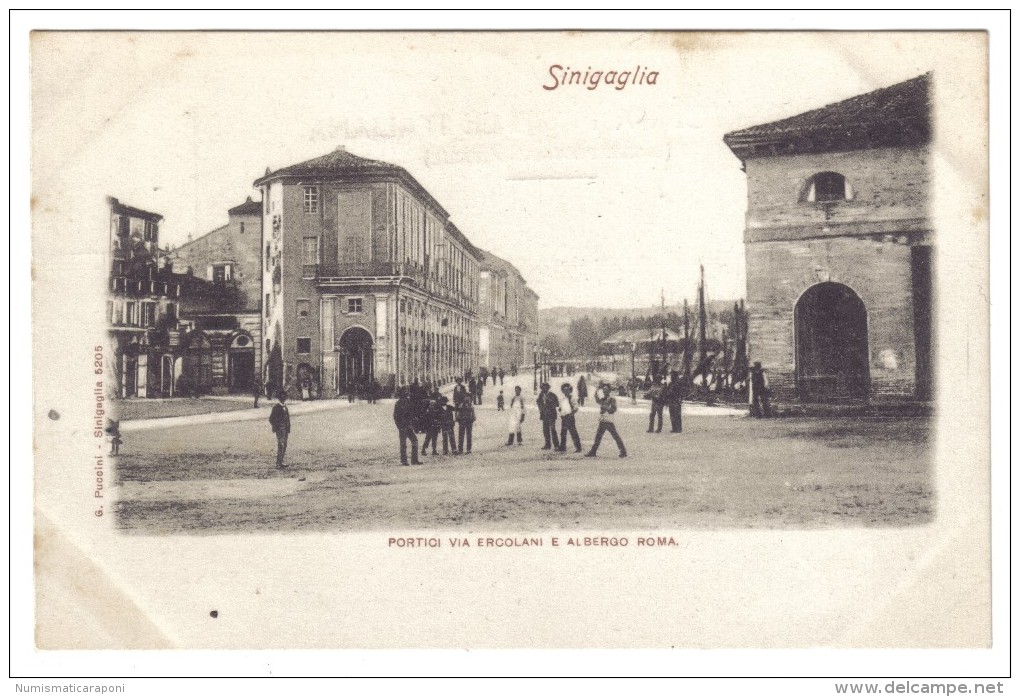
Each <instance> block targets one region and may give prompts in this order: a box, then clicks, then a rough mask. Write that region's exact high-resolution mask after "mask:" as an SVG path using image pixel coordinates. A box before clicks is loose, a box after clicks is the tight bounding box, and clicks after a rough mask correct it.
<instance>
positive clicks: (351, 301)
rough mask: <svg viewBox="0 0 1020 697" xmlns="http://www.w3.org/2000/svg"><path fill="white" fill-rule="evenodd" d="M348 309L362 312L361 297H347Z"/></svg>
mask: <svg viewBox="0 0 1020 697" xmlns="http://www.w3.org/2000/svg"><path fill="white" fill-rule="evenodd" d="M347 311H348V312H351V313H354V314H360V313H361V311H362V302H361V298H347Z"/></svg>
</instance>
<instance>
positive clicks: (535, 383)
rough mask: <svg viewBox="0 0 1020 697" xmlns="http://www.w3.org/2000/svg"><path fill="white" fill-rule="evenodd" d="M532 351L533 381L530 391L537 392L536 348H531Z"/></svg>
mask: <svg viewBox="0 0 1020 697" xmlns="http://www.w3.org/2000/svg"><path fill="white" fill-rule="evenodd" d="M533 350H534V361H535V362H534V369H533V372H534V380H532V384H531V389H532V390H533V391H534V392H538V346H535V347H533Z"/></svg>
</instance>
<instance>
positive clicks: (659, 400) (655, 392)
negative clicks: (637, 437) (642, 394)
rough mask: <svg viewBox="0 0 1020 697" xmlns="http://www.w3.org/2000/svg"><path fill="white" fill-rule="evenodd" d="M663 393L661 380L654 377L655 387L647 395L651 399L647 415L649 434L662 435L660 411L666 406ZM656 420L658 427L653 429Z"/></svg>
mask: <svg viewBox="0 0 1020 697" xmlns="http://www.w3.org/2000/svg"><path fill="white" fill-rule="evenodd" d="M664 392H665V390H664V389H663V387H662V378H661V377H659V376H658V375H656V376H655V385H654V386H653V387H652V389H651V390H650V395H649V396H650V397H651V398H652V411H651V413H649V414H648V432H649V433H662V410H663V408H664V407H665V406H666V396H665V394H663V393H664ZM656 418H658V420H659V425H658V427H657V428H653V426H654V425H655V420H656ZM670 418H672V417H670Z"/></svg>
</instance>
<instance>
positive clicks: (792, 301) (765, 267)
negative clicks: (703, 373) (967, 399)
mask: <svg viewBox="0 0 1020 697" xmlns="http://www.w3.org/2000/svg"><path fill="white" fill-rule="evenodd" d="M929 83H930V75H921V76H919V77H917V78H914V79H912V80H908V81H906V82H902V83H899V84H896V85H892V86H890V87H886V88H883V89H879V90H876V91H874V92H869V93H867V94H863V95H859V96H857V97H852V98H850V99H846V100H844V101H841V102H836V103H834V104H830V105H828V106H825V107H823V108H820V109H815V110H813V111H809V112H806V113H803V114H799V115H797V116H792V117H790V118H787V119H783V120H781V121H776V122H773V123H767V124H763V125H759V126H752V127H750V128H746V129H743V130H740V131H735V132H733V133H728V134H726V136H725V137H724V142H725V143H726V144H727V145H728V146H729V148H730V149H731V150H732V151H733V153H734V154H735V155H736V156H737V157H738V158H740V161H741V163H742V165H743V170H744V172H745V173H746V174H747V218H746V227H745V232H744V244H745V250H746V262H747V305H748V311H749V316H750V321H749V327H748V329H749V331H748V344H749V355H750V359H751V360H754V361H761V363H762V365H763V367H765V368H766V369H767V370H768V371H769V376H770V377H769V380H770V383H771V387H772V389H773V391H774V393H775V395H776V397H777V398H779V399H781V400H788V401H792V400H799V401H803V402H817V401H824V402H832V401H837V402H869V401H883V400H886V401H888V400H907V401H914V400H919V401H924V400H928V399H930V398H931V393H932V389H933V369H932V366H933V363H934V355H933V354H934V347H933V337H934V336H935V329H934V326H933V314H934V313H933V307H932V286H933V278H932V272H933V269H932V266H933V250H934V245H935V236H934V231H933V226H932V222H931V219H930V217H929V195H930V187H931V177H930V167H929V161H930V159H931V146H930V142H931V125H930V106H929V89H930V84H929Z"/></svg>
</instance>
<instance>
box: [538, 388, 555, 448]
mask: <svg viewBox="0 0 1020 697" xmlns="http://www.w3.org/2000/svg"><path fill="white" fill-rule="evenodd" d="M541 390H542V391H541V392H539V393H538V398H537V399H536V402H537V403H538V418H540V419H541V420H542V437H543V438H545V445H544V446H542V450H549V449H550V448H555V449H556V450H559V449H560V439H559V436H557V435H556V411H557V409H558V408H559V404H560V400H558V399H556V395H554V394H553V393H552V392H550V391H549V383H547V382H543V383H542V386H541Z"/></svg>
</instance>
